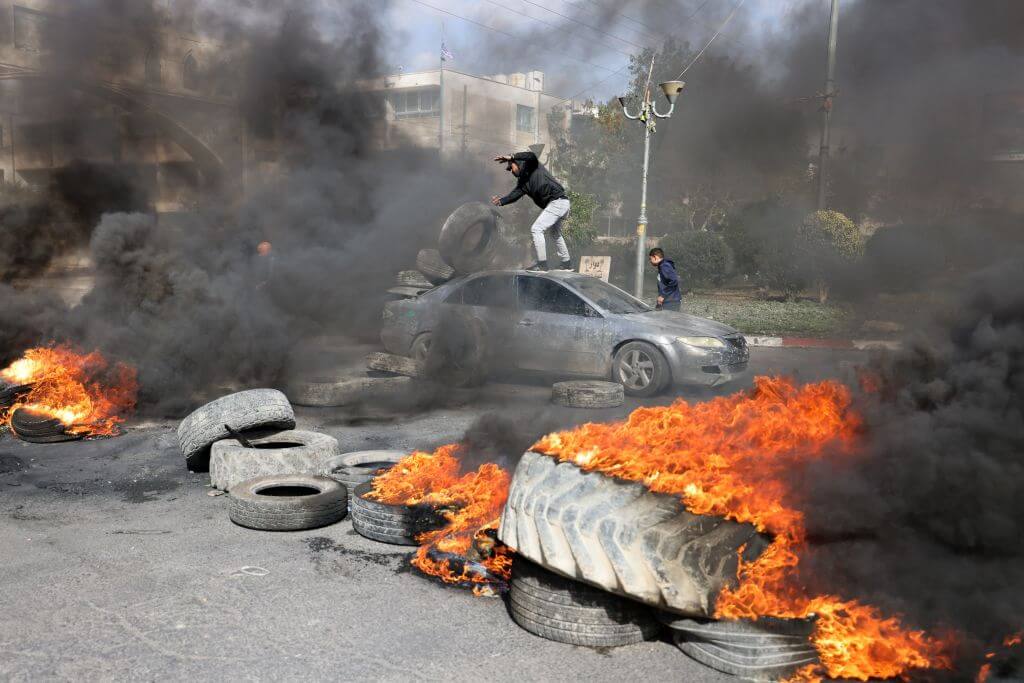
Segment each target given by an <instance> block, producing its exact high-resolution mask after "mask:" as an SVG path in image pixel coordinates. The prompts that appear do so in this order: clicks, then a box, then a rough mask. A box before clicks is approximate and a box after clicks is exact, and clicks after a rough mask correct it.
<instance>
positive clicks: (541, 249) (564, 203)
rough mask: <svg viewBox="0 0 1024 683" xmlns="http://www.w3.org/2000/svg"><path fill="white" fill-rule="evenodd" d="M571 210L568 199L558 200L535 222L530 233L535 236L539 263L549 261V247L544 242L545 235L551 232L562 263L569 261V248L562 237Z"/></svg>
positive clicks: (534, 240) (548, 206) (534, 244)
mask: <svg viewBox="0 0 1024 683" xmlns="http://www.w3.org/2000/svg"><path fill="white" fill-rule="evenodd" d="M569 208H570V205H569V200H568V199H556V200H555V201H553V202H551V203H550V204H548V205H547V208H545V209H544V210H543V211H541V212H540V215H539V216H537V220H535V221H534V222H533V227H532V228H530V233H531V234H532V235H533V246H534V247H535V248H536V249H537V260H538V261H547V260H548V247H547V244H545V242H544V233H545V232H548V231H549V230H550V231H551V238H552V239H553V240H555V251H557V252H558V258H560V259H561V260H562V261H568V260H569V247H568V246H567V245H566V243H565V238H564V237H562V221H564V220H565V217H566V216H568V215H569Z"/></svg>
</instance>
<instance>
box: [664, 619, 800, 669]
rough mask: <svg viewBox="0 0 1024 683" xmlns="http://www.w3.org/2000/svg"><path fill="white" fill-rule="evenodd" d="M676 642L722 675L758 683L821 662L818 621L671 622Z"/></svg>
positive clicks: (681, 620) (696, 658)
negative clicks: (815, 636) (816, 639)
mask: <svg viewBox="0 0 1024 683" xmlns="http://www.w3.org/2000/svg"><path fill="white" fill-rule="evenodd" d="M665 623H666V625H668V626H669V627H670V628H671V629H672V639H673V641H674V642H675V643H676V646H677V647H679V649H680V650H682V651H683V652H684V653H685V654H686V655H687V656H689V657H691V658H692V659H695V660H696V661H698V662H700V663H701V664H704V665H705V666H708V667H711V668H712V669H715V670H716V671H721V672H722V673H727V674H732V675H733V676H742V677H743V678H746V679H751V680H758V681H777V680H781V679H783V678H788V677H789V676H791V675H792V674H793V673H795V672H796V670H797V669H799V668H801V667H803V666H807V665H808V664H815V663H817V662H818V651H817V650H816V649H815V647H814V644H813V643H812V642H811V640H810V637H811V633H812V631H813V630H814V621H813V620H812V619H775V618H772V617H762V618H760V619H758V620H757V621H705V620H693V619H679V618H673V617H669V618H668V619H667V620H666V621H665Z"/></svg>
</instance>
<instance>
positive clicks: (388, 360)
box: [366, 352, 420, 377]
mask: <svg viewBox="0 0 1024 683" xmlns="http://www.w3.org/2000/svg"><path fill="white" fill-rule="evenodd" d="M366 367H368V368H369V369H371V370H376V371H377V372H388V373H391V374H393V375H404V376H405V377H419V375H420V366H419V364H418V363H417V362H416V360H415V359H412V358H406V357H405V356H396V355H394V354H392V353H379V352H376V353H371V354H370V355H368V356H367V357H366Z"/></svg>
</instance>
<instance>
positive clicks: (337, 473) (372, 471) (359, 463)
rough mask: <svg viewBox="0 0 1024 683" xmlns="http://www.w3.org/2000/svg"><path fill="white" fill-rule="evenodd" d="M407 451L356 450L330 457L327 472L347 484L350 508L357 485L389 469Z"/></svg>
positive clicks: (327, 474)
mask: <svg viewBox="0 0 1024 683" xmlns="http://www.w3.org/2000/svg"><path fill="white" fill-rule="evenodd" d="M407 455H408V453H406V452H405V451H355V452H354V453H342V454H341V455H335V456H334V457H332V458H328V460H327V462H326V463H325V466H324V467H325V474H326V476H328V477H330V478H331V479H333V480H334V481H336V482H339V483H341V484H344V485H345V488H346V489H347V490H348V495H349V508H350V509H351V505H352V499H353V498H355V495H356V494H355V489H356V487H357V486H361V485H362V484H366V483H368V482H369V481H370V480H371V479H373V478H374V477H375V476H376V475H377V474H378V473H380V472H383V471H385V470H387V469H389V468H390V467H391V466H392V465H394V464H395V463H396V462H398V461H399V460H401V459H402V458H404V457H405V456H407Z"/></svg>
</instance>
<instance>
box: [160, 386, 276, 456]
mask: <svg viewBox="0 0 1024 683" xmlns="http://www.w3.org/2000/svg"><path fill="white" fill-rule="evenodd" d="M224 425H230V426H231V428H232V429H234V430H236V431H239V432H242V433H245V432H246V431H249V430H254V429H278V430H280V429H292V428H294V427H295V413H294V412H293V411H292V406H291V404H290V403H288V397H286V396H285V395H284V394H282V393H281V392H280V391H277V390H276V389H250V390H249V391H240V392H238V393H237V394H229V395H227V396H223V397H221V398H218V399H217V400H216V401H213V402H211V403H207V404H206V405H205V406H203V407H202V408H199V409H198V410H196V411H195V412H193V413H192V414H191V415H189V416H188V417H186V418H185V419H184V420H182V421H181V424H180V425H178V444H179V446H180V447H181V453H182V455H184V456H185V463H186V464H187V465H188V469H189V471H191V472H206V471H208V470H209V468H210V446H212V445H213V444H214V443H215V442H217V441H220V440H222V439H227V438H229V437H230V436H231V434H230V433H229V432H228V430H227V428H226V427H225V426H224Z"/></svg>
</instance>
